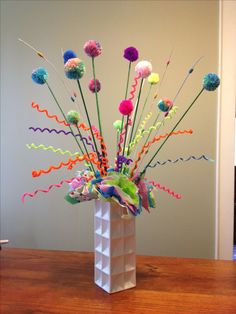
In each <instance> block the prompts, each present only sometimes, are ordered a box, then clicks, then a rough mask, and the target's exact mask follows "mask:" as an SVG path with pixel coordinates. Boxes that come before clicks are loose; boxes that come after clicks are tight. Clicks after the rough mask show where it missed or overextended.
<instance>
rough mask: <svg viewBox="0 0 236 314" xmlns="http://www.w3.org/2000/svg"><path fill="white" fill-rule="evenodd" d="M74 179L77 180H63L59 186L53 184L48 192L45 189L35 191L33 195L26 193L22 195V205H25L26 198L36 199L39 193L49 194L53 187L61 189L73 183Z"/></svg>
mask: <svg viewBox="0 0 236 314" xmlns="http://www.w3.org/2000/svg"><path fill="white" fill-rule="evenodd" d="M74 179H75V178H72V179H71V180H62V181H61V182H60V183H58V184H51V185H50V186H49V187H48V188H47V189H46V190H45V189H38V190H35V191H34V192H32V193H29V192H26V193H24V194H23V195H22V197H21V201H22V203H24V202H25V197H26V196H29V197H34V196H35V195H36V194H38V193H39V192H41V193H48V192H50V190H51V189H52V188H53V187H56V188H61V187H62V185H63V184H64V183H71V182H72V181H73V180H74Z"/></svg>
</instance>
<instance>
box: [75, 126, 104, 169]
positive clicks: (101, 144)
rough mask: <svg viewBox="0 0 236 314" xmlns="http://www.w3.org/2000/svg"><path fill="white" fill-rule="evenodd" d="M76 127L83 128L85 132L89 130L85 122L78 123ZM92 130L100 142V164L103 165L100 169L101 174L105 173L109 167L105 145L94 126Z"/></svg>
mask: <svg viewBox="0 0 236 314" xmlns="http://www.w3.org/2000/svg"><path fill="white" fill-rule="evenodd" d="M78 128H79V129H83V130H84V131H85V132H87V131H90V128H89V127H87V126H86V124H85V123H81V124H80V125H78ZM92 132H93V134H94V136H95V137H96V139H97V140H98V141H99V142H100V147H101V152H102V157H101V164H102V166H103V167H104V169H103V170H102V175H106V174H107V169H108V168H109V165H108V158H107V147H106V145H105V142H104V139H103V137H102V136H101V135H100V133H99V131H98V130H97V129H96V128H93V127H92Z"/></svg>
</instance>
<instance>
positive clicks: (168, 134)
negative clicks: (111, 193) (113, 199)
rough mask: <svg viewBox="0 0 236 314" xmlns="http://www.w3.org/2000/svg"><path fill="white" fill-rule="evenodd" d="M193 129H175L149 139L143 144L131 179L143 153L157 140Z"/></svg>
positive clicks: (189, 132)
mask: <svg viewBox="0 0 236 314" xmlns="http://www.w3.org/2000/svg"><path fill="white" fill-rule="evenodd" d="M192 133H193V130H191V129H190V130H183V131H182V130H178V131H174V132H172V133H166V134H163V135H159V136H156V137H154V138H153V140H151V141H149V142H148V143H147V144H145V145H143V147H142V150H141V152H139V153H138V159H137V160H136V161H135V162H134V168H133V169H132V170H131V173H130V176H131V180H132V179H133V178H134V172H135V170H136V169H137V168H138V163H139V161H140V160H141V158H142V155H143V154H144V153H145V152H146V150H147V149H148V148H149V147H150V146H151V145H152V144H154V143H155V142H158V141H160V140H161V139H164V138H166V137H168V136H172V135H179V134H192Z"/></svg>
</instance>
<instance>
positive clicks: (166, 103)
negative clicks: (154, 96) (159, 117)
mask: <svg viewBox="0 0 236 314" xmlns="http://www.w3.org/2000/svg"><path fill="white" fill-rule="evenodd" d="M157 106H158V108H159V109H160V110H161V111H162V112H167V111H169V110H170V109H171V107H172V106H173V102H172V101H171V100H169V99H167V98H163V99H162V100H160V101H159V103H158V104H157Z"/></svg>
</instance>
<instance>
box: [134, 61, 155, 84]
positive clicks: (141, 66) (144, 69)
mask: <svg viewBox="0 0 236 314" xmlns="http://www.w3.org/2000/svg"><path fill="white" fill-rule="evenodd" d="M135 72H137V73H138V74H139V75H140V76H141V78H143V79H144V78H146V77H148V76H149V75H150V74H151V72H152V65H151V63H150V62H148V61H146V60H143V61H140V62H139V63H138V64H137V65H136V67H135Z"/></svg>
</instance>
